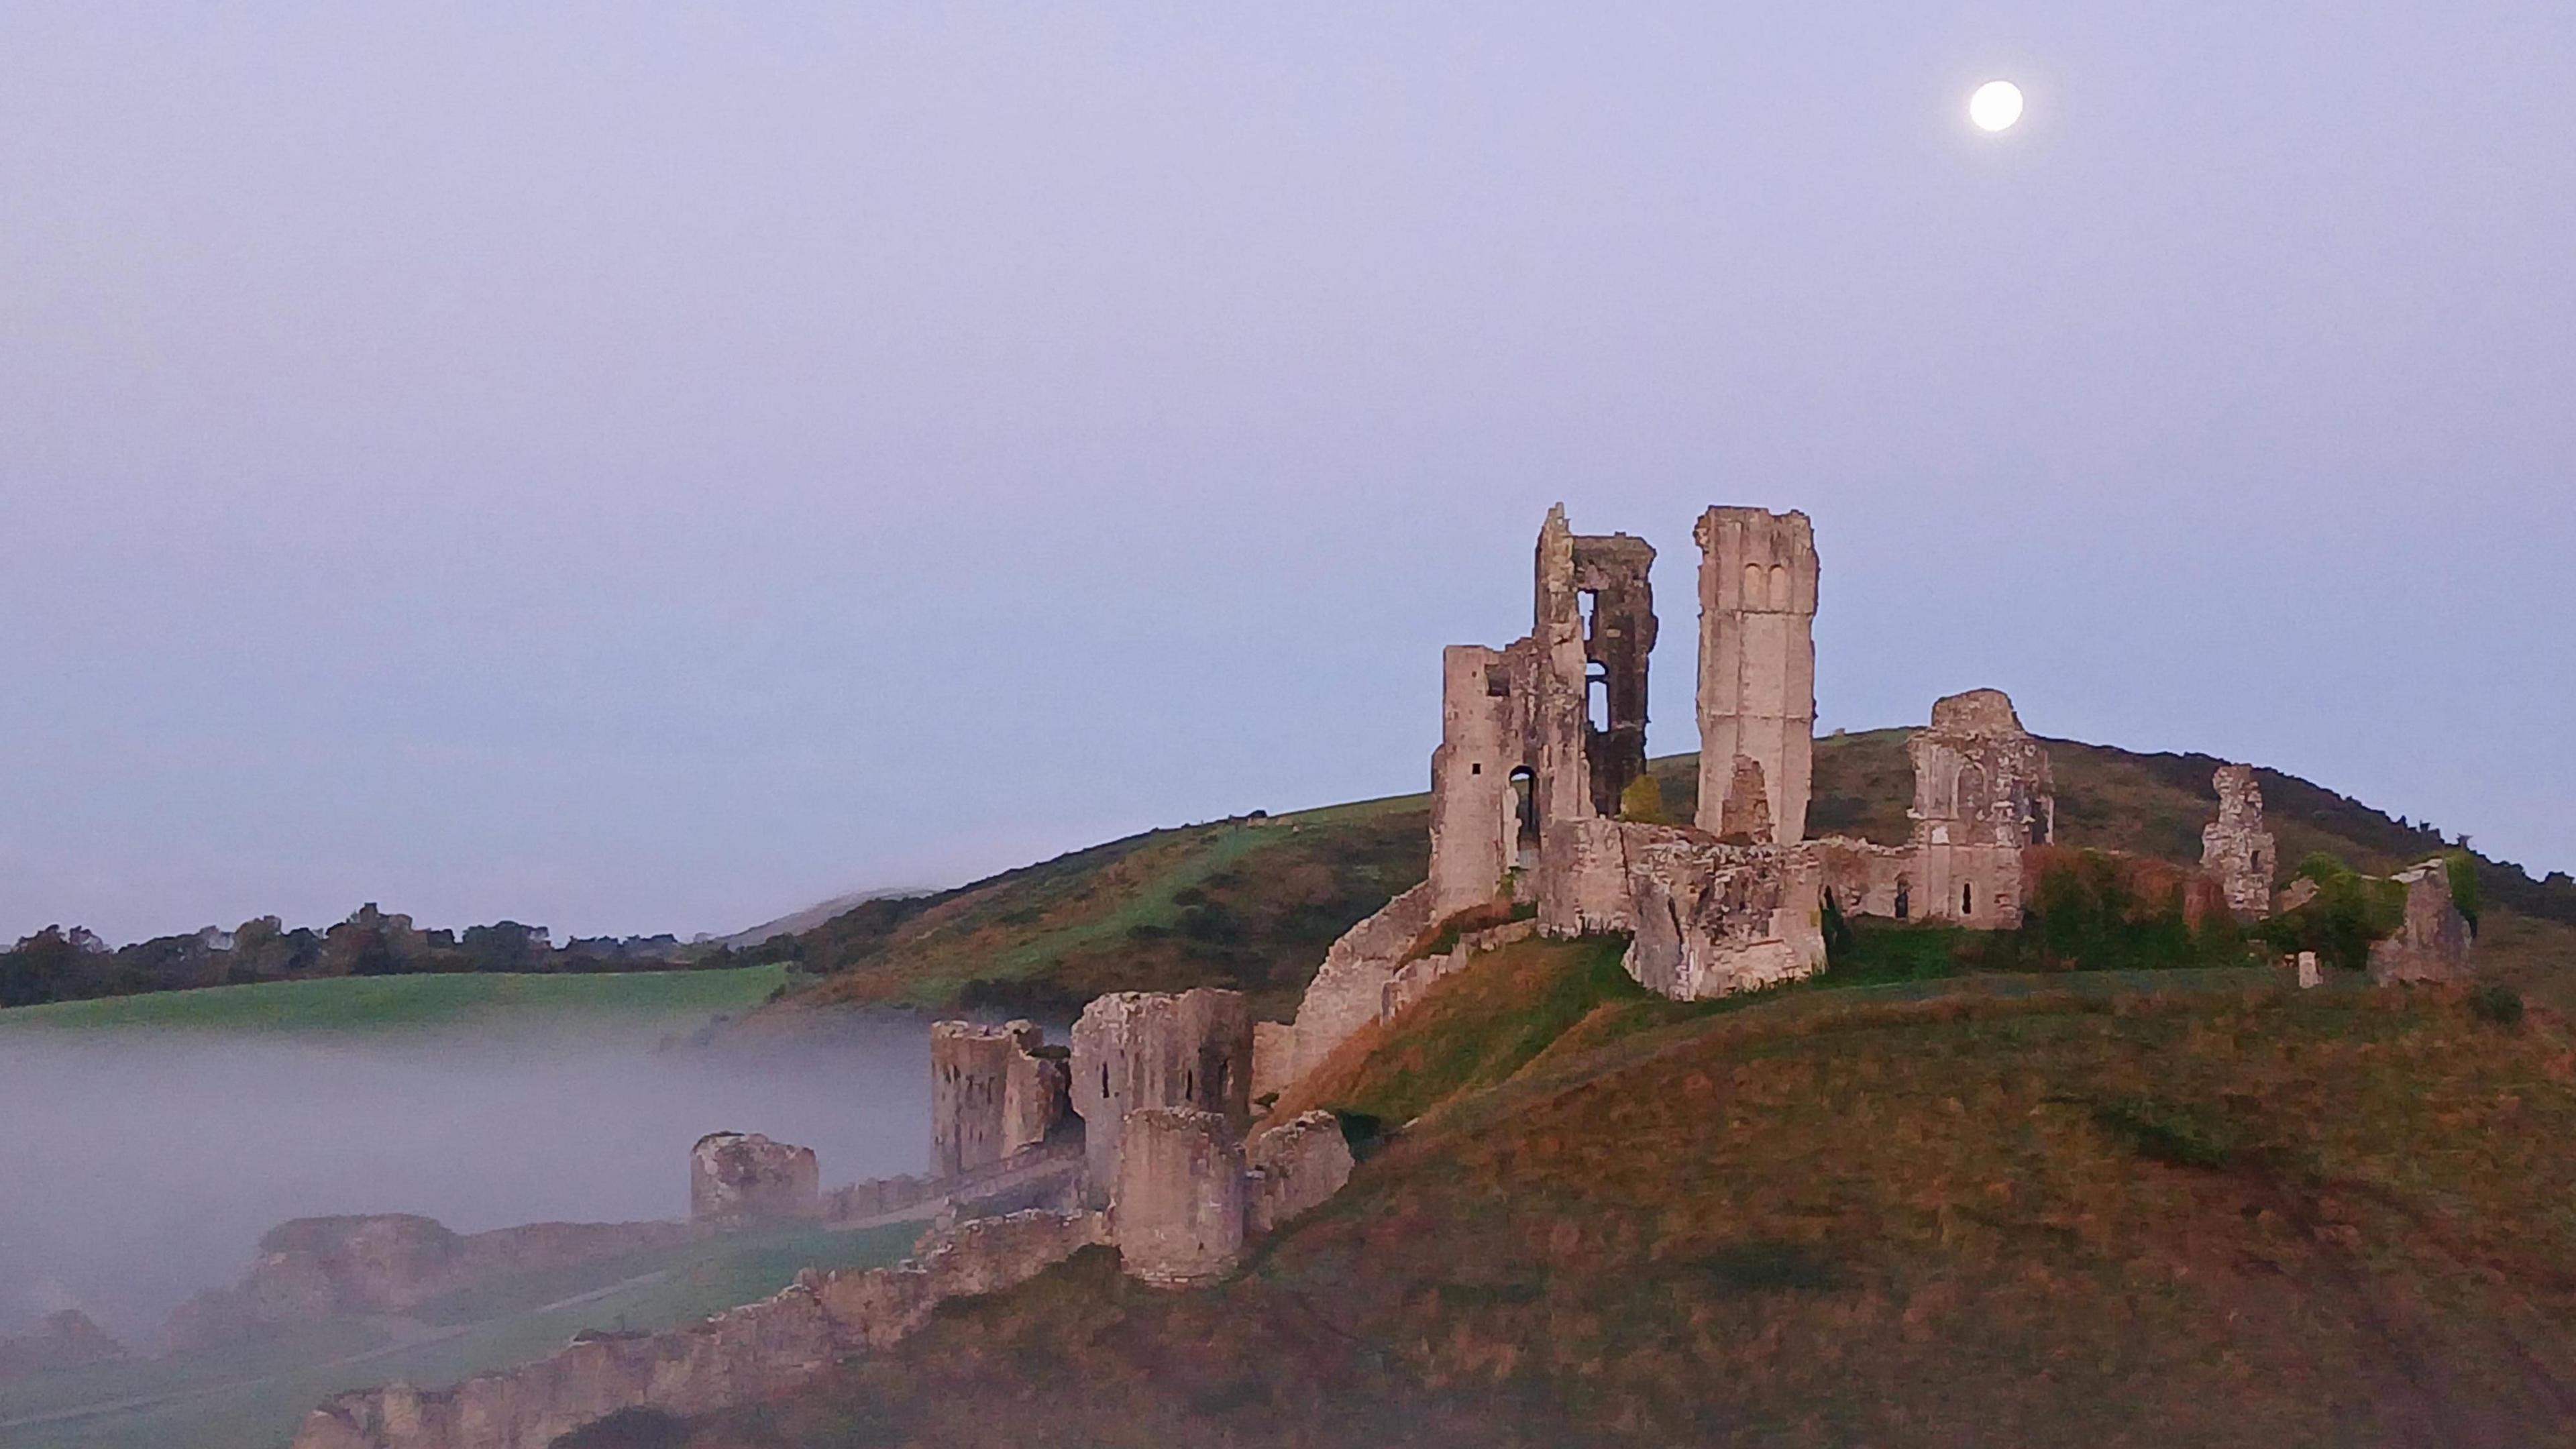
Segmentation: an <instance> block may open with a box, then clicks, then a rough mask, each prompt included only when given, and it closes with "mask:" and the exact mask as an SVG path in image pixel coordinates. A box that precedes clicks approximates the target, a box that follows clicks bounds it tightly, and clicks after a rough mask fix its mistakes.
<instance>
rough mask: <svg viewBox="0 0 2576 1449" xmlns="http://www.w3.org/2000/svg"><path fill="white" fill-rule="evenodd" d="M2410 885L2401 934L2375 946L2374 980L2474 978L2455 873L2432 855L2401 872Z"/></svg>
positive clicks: (2372, 960)
mask: <svg viewBox="0 0 2576 1449" xmlns="http://www.w3.org/2000/svg"><path fill="white" fill-rule="evenodd" d="M2395 879H2396V880H2397V881H2399V882H2400V883H2401V884H2403V885H2404V886H2405V887H2406V921H2405V924H2403V925H2401V926H2399V927H2398V928H2397V934H2396V935H2394V936H2391V937H2389V938H2388V939H2387V940H2385V941H2375V942H2373V943H2371V947H2370V979H2371V982H2372V984H2374V985H2378V986H2387V985H2391V984H2394V983H2399V982H2414V981H2465V980H2467V979H2468V978H2469V922H2468V918H2467V917H2466V916H2463V915H2461V914H2460V910H2459V907H2458V906H2457V905H2455V904H2453V902H2452V900H2451V872H2450V868H2449V867H2448V866H2447V865H2446V864H2445V863H2444V862H2442V861H2438V860H2428V861H2426V862H2424V863H2423V864H2422V865H2419V866H2416V867H2414V868H2413V869H2411V870H2403V871H2399V872H2398V873H2397V875H2396V877H2395Z"/></svg>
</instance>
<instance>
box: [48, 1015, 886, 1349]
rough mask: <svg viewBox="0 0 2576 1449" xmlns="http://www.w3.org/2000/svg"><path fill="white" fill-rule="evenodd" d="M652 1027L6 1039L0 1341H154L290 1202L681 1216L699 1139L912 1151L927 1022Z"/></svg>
mask: <svg viewBox="0 0 2576 1449" xmlns="http://www.w3.org/2000/svg"><path fill="white" fill-rule="evenodd" d="M660 1030H661V1028H660V1027H651V1028H646V1027H638V1028H631V1029H623V1030H615V1029H612V1030H600V1031H588V1032H584V1033H581V1034H578V1035H567V1034H560V1033H549V1034H544V1035H520V1034H501V1033H494V1032H490V1031H480V1032H441V1033H432V1034H421V1035H404V1036H401V1037H397V1038H385V1039H371V1038H359V1037H348V1038H338V1039H321V1038H314V1037H244V1036H233V1035H212V1034H206V1035H195V1034H182V1033H123V1034H117V1035H114V1036H108V1035H98V1036H85V1035H72V1034H60V1035H57V1034H54V1033H51V1032H46V1031H41V1030H27V1029H18V1030H5V1031H0V1164H4V1165H0V1333H5V1332H9V1331H13V1330H15V1329H17V1328H21V1327H24V1326H25V1325H26V1324H28V1323H30V1322H32V1321H33V1320H35V1319H36V1318H37V1317H39V1316H41V1315H42V1314H44V1313H47V1312H50V1311H52V1310H54V1309H58V1308H67V1307H76V1308H80V1309H83V1310H85V1311H86V1312H88V1313H89V1314H90V1315H91V1316H92V1317H93V1318H95V1319H97V1320H98V1321H99V1322H100V1323H102V1324H105V1325H106V1326H107V1327H108V1328H109V1329H110V1330H111V1331H112V1332H114V1333H116V1334H117V1335H118V1336H119V1337H120V1338H123V1339H125V1340H126V1342H127V1343H128V1344H129V1346H131V1347H134V1348H137V1349H146V1348H149V1347H150V1346H151V1344H152V1342H153V1340H154V1338H155V1336H156V1335H157V1332H158V1330H159V1327H160V1323H161V1319H162V1317H163V1316H164V1315H165V1314H167V1313H168V1311H169V1310H170V1308H171V1307H172V1306H173V1305H174V1304H176V1303H177V1302H178V1301H179V1300H181V1299H182V1298H185V1297H187V1296H188V1295H189V1294H190V1293H193V1292H195V1291H197V1290H198V1289H200V1288H205V1287H210V1286H213V1285H216V1284H223V1283H230V1282H233V1281H234V1280H236V1279H237V1278H238V1277H239V1276H240V1275H241V1273H242V1272H243V1270H244V1269H245V1268H247V1267H248V1266H249V1263H250V1259H251V1254H252V1252H253V1249H254V1245H255V1244H256V1242H257V1240H258V1238H259V1236H260V1234H261V1233H263V1232H265V1231H266V1230H267V1229H268V1228H270V1227H272V1226H274V1225H275V1224H277V1223H278V1222H281V1221H283V1220H285V1219H287V1218H292V1217H307V1216H313V1215H318V1214H325V1213H384V1212H410V1213H422V1214H426V1215H428V1216H430V1217H434V1218H436V1219H438V1220H439V1221H440V1222H442V1223H445V1224H446V1225H447V1226H449V1227H451V1228H454V1229H456V1230H458V1231H460V1232H475V1231H480V1230H483V1229H487V1228H496V1227H504V1226H508V1225H510V1224H513V1223H524V1222H539V1221H548V1220H562V1221H622V1220H632V1219H639V1218H656V1217H678V1216H682V1215H685V1214H686V1212H687V1211H688V1177H687V1172H688V1167H687V1158H688V1150H689V1146H690V1144H691V1143H693V1142H695V1141H696V1140H697V1139H698V1138H699V1137H700V1136H702V1135H704V1134H706V1133H708V1132H713V1131H718V1130H725V1129H732V1130H739V1131H746V1132H764V1133H767V1134H769V1135H770V1136H772V1137H775V1138H779V1139H781V1140H784V1141H789V1142H796V1143H800V1144H803V1145H806V1146H810V1147H812V1148H813V1149H814V1150H815V1151H816V1153H817V1154H818V1155H819V1156H820V1158H821V1161H822V1169H823V1180H824V1183H825V1185H827V1186H829V1185H831V1184H834V1183H840V1182H848V1181H852V1180H855V1179H858V1178H863V1177H876V1176H886V1175H890V1174H894V1173H901V1172H919V1171H922V1170H923V1168H924V1167H925V1165H926V1163H927V1159H928V1155H929V1153H928V1136H929V1081H928V1066H929V1045H928V1024H927V1022H926V1021H925V1020H920V1019H907V1018H902V1017H883V1018H870V1019H866V1020H863V1021H860V1022H856V1023H853V1024H852V1025H851V1027H850V1029H849V1030H848V1031H847V1032H846V1033H844V1034H842V1035H841V1036H839V1037H838V1038H836V1039H835V1040H834V1041H833V1042H832V1043H831V1044H829V1045H825V1044H821V1043H816V1042H805V1043H797V1044H793V1045H786V1044H764V1045H759V1046H752V1047H728V1048H726V1049H723V1050H714V1049H708V1048H698V1047H671V1048H664V1047H663V1046H662V1044H661V1043H662V1038H661V1036H660Z"/></svg>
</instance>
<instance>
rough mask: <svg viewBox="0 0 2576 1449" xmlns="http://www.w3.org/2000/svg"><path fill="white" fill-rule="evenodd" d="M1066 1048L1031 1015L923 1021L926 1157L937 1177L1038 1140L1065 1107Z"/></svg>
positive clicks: (1056, 1122) (1063, 1116)
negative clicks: (989, 1021) (989, 1022)
mask: <svg viewBox="0 0 2576 1449" xmlns="http://www.w3.org/2000/svg"><path fill="white" fill-rule="evenodd" d="M1070 1085H1071V1073H1070V1066H1069V1063H1068V1061H1067V1057H1066V1054H1065V1053H1064V1052H1063V1051H1062V1050H1060V1049H1050V1048H1049V1047H1048V1046H1047V1045H1046V1034H1045V1033H1044V1032H1043V1031H1041V1030H1039V1029H1038V1027H1037V1026H1036V1025H1035V1024H1034V1023H1032V1022H1026V1021H1014V1022H1011V1023H1010V1024H1008V1025H1006V1026H981V1025H977V1024H976V1023H973V1022H965V1021H941V1022H933V1023H932V1024H931V1027H930V1162H931V1171H932V1172H933V1173H935V1174H937V1175H938V1176H941V1177H953V1176H955V1175H956V1174H958V1173H961V1172H967V1171H970V1170H972V1169H974V1168H978V1167H984V1166H988V1165H990V1164H992V1163H996V1162H999V1161H1001V1160H1002V1159H1003V1158H1006V1157H1009V1156H1011V1155H1012V1154H1014V1153H1018V1152H1024V1151H1027V1150H1028V1149H1029V1148H1032V1147H1035V1146H1038V1145H1039V1144H1041V1143H1043V1142H1045V1141H1046V1140H1047V1137H1048V1136H1049V1134H1051V1133H1053V1132H1054V1131H1055V1130H1056V1129H1057V1127H1058V1126H1059V1125H1061V1124H1062V1123H1063V1122H1064V1121H1065V1119H1066V1118H1067V1117H1068V1116H1069V1115H1070V1113H1071V1100H1070V1095H1069V1089H1070Z"/></svg>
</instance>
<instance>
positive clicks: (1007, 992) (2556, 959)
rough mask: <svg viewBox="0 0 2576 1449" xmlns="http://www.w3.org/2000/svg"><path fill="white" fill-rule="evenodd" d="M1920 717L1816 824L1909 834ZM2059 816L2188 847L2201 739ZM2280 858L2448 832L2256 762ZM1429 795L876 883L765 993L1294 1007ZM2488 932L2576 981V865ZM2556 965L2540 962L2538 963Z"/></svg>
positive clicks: (997, 1004)
mask: <svg viewBox="0 0 2576 1449" xmlns="http://www.w3.org/2000/svg"><path fill="white" fill-rule="evenodd" d="M1908 733H1909V731H1907V730H1902V729H1887V730H1869V731H1864V732H1860V733H1847V734H1835V735H1828V736H1826V737H1825V738H1822V739H1819V740H1817V741H1816V753H1815V786H1814V797H1813V804H1812V806H1811V808H1810V810H1809V817H1808V827H1809V833H1811V834H1815V835H1826V834H1847V835H1858V836H1862V837H1864V838H1867V839H1871V840H1876V841H1879V842H1881V843H1885V844H1901V843H1902V842H1903V841H1904V840H1905V838H1906V829H1907V820H1906V813H1905V812H1906V809H1907V807H1908V806H1909V805H1911V804H1912V802H1913V794H1914V783H1913V781H1914V776H1913V769H1912V766H1911V764H1910V763H1909V762H1908V759H1907V756H1906V753H1905V739H1906V736H1907V734H1908ZM2048 749H2049V758H2050V763H2051V767H2052V769H2053V771H2054V773H2055V776H2056V783H2057V822H2058V838H2059V840H2060V841H2061V842H2063V843H2065V844H2067V845H2069V846H2072V847H2076V848H2095V849H2110V850H2123V851H2129V852H2132V853H2135V854H2138V855H2143V856H2147V857H2150V858H2153V859H2157V860H2163V861H2168V862H2172V863H2175V864H2179V865H2186V866H2197V865H2198V863H2199V861H2200V830H2201V827H2202V826H2203V825H2205V824H2207V823H2208V822H2209V821H2210V820H2211V819H2212V818H2214V817H2215V815H2216V812H2217V808H2218V797H2217V794H2216V791H2215V790H2214V789H2213V788H2212V786H2211V784H2210V775H2211V773H2212V772H2213V771H2214V770H2216V768H2217V767H2218V763H2219V762H2218V761H2217V760H2215V759H2212V758H2210V757H2208V756H2206V755H2185V754H2141V753H2137V752H2133V751H2128V750H2121V749H2116V748H2112V747H2110V746H2104V745H2088V744H2081V743H2077V742H2074V741H2066V740H2052V741H2049V742H2048ZM1652 768H1653V772H1654V776H1655V779H1656V783H1657V785H1658V786H1659V788H1660V790H1661V793H1662V795H1663V801H1664V807H1665V811H1666V813H1667V814H1668V815H1669V816H1670V817H1671V818H1673V819H1677V820H1687V819H1689V818H1690V817H1691V814H1692V811H1693V808H1694V807H1695V805H1696V803H1697V799H1698V773H1697V772H1698V768H1699V758H1698V756H1696V755H1673V756H1667V757H1665V758H1663V759H1660V760H1656V761H1654V762H1653V767H1652ZM2260 779H2261V782H2262V786H2263V792H2264V800H2265V803H2266V806H2267V813H2268V818H2269V821H2270V823H2271V827H2272V829H2273V832H2274V833H2275V835H2276V836H2277V837H2278V841H2279V853H2280V856H2281V859H2282V860H2283V861H2284V862H2287V863H2290V864H2293V865H2295V863H2297V862H2298V861H2300V860H2302V859H2304V858H2306V857H2307V856H2308V855H2310V854H2311V853H2314V852H2317V851H2324V852H2326V853H2328V854H2331V855H2334V856H2337V857H2339V858H2341V859H2342V860H2344V861H2345V862H2347V863H2348V864H2350V865H2352V866H2354V867H2355V868H2357V869H2360V870H2364V871H2370V872H2381V873H2384V872H2387V871H2390V870H2394V869H2397V868H2399V867H2401V866H2404V865H2407V864H2410V863H2412V862H2414V861H2417V860H2421V859H2424V858H2426V857H2427V856H2430V855H2432V854H2435V853H2437V852H2439V851H2441V850H2443V849H2444V848H2445V844H2446V843H2445V841H2444V840H2443V838H2442V837H2441V836H2440V835H2439V834H2437V833H2435V832H2433V831H2431V830H2429V829H2426V828H2424V827H2420V826H2415V825H2411V824H2407V823H2403V822H2400V821H2398V820H2395V819H2392V818H2390V817H2389V816H2387V815H2385V814H2382V813H2380V812H2378V811H2376V810H2372V809H2370V808H2369V807H2368V806H2365V805H2363V804H2361V803H2360V802H2358V801H2355V800H2351V799H2348V798H2346V797H2344V796H2342V795H2338V794H2336V793H2334V792H2333V791H2330V790H2326V789H2323V788H2321V787H2319V786H2316V785H2313V784H2310V783H2309V782H2307V781H2305V780H2301V779H2298V778H2296V777H2294V776H2290V775H2284V774H2281V773H2279V772H2277V771H2272V770H2265V771H2262V772H2261V773H2260ZM1429 828H1430V798H1429V797H1428V796H1425V795H1404V796H1397V797H1394V798H1391V799H1385V800H1375V801H1367V802H1362V803H1359V804H1353V805H1341V806H1335V807H1332V808H1329V809H1323V810H1310V811H1304V812H1301V813H1298V814H1294V815H1284V816H1278V817H1275V818H1271V819H1266V820H1261V821H1252V820H1247V819H1236V820H1227V821H1219V822H1215V823H1212V824H1207V825H1194V826H1186V827H1182V828H1178V829H1171V830H1157V831H1152V832H1149V833H1147V834H1144V835H1138V836H1131V837H1129V838H1128V839H1125V840H1120V841H1113V842H1111V843H1109V844H1107V845H1100V846H1094V847H1092V848H1090V849H1088V850H1081V851H1076V852H1073V853H1072V854H1069V855H1064V856H1060V857H1058V858H1056V859H1054V860H1051V861H1046V862H1043V863H1041V864H1038V865H1032V866H1027V867H1024V868H1022V869H1019V870H1013V871H1006V872H1004V873H1002V874H1001V875H997V876H994V877H992V878H990V879H988V880H983V881H978V882H976V883H974V884H972V885H968V886H963V887H960V888H958V889H956V890H953V891H949V892H945V893H943V894H941V895H938V896H933V897H925V898H921V899H918V900H912V901H905V902H899V903H884V902H872V903H870V904H868V905H865V906H861V907H859V908H858V909H856V910H853V911H851V912H849V913H847V914H845V915H843V916H841V917H838V918H836V919H834V920H832V921H829V922H826V923H825V924H824V925H822V926H819V927H817V928H815V929H814V930H812V931H809V932H806V933H804V935H802V936H801V937H799V938H797V939H796V940H795V941H794V943H793V945H792V949H793V950H794V951H795V952H797V953H798V954H799V956H800V958H801V959H800V967H801V970H800V974H799V975H798V976H797V977H795V978H794V980H795V982H796V984H797V989H796V990H795V992H794V994H792V995H791V996H790V997H789V998H788V999H787V1000H785V1001H782V1002H781V1003H779V1005H778V1006H777V1007H776V1008H773V1011H774V1012H775V1013H776V1014H778V1015H782V1016H783V1015H789V1014H793V1013H795V1012H799V1011H802V1010H805V1009H807V1008H810V1007H815V1006H830V1005H846V1004H881V1003H904V1004H908V1005H914V1006H922V1007H931V1008H942V1009H946V1008H955V1007H959V1006H967V1007H983V1008H991V1009H1003V1010H1020V1011H1028V1012H1031V1013H1033V1014H1037V1015H1040V1016H1053V1017H1067V1016H1070V1015H1072V1014H1073V1013H1075V1012H1077V1011H1079V1010H1080V1009H1081V1007H1082V1003H1083V1002H1085V1001H1087V1000H1089V999H1090V998H1091V997H1092V996H1094V995H1097V994H1098V993H1100V992H1103V991H1121V990H1146V991H1181V990H1187V989H1188V988H1190V987H1193V986H1225V987H1231V988H1234V989H1237V990H1241V991H1244V992H1247V993H1248V994H1250V996H1251V998H1252V1005H1253V1009H1254V1012H1255V1014H1256V1015H1258V1016H1260V1017H1262V1018H1264V1019H1268V1020H1279V1021H1284V1020H1287V1019H1288V1018H1289V1017H1290V1016H1291V1015H1292V1014H1293V1013H1294V1011H1295V1009H1296V1003H1297V997H1298V995H1299V994H1300V993H1301V992H1302V991H1303V990H1304V989H1305V986H1306V983H1307V981H1308V980H1309V979H1311V978H1312V976H1313V975H1314V971H1315V967H1316V965H1317V963H1319V962H1321V961H1322V960H1323V957H1324V950H1325V948H1326V947H1327V946H1329V945H1330V944H1331V943H1332V941H1333V938H1334V937H1336V936H1338V935H1340V934H1341V933H1342V932H1343V931H1345V930H1347V929H1349V927H1350V926H1351V925H1352V924H1353V923H1355V922H1357V921H1359V920H1360V919H1361V918H1363V917H1365V916H1367V915H1368V914H1369V913H1371V912H1372V911H1375V910H1376V909H1377V908H1378V907H1380V906H1382V905H1384V904H1385V903H1386V901H1387V900H1388V898H1389V897H1391V896H1393V895H1395V894H1396V893H1397V892H1399V891H1401V890H1404V889H1405V888H1407V887H1409V886H1411V885H1413V884H1414V883H1416V882H1417V881H1420V880H1421V879H1422V878H1423V875H1424V873H1425V871H1426V870H1427V869H1428V867H1429V847H1428V843H1427V835H1428V831H1429ZM2480 878H2481V880H2482V882H2483V883H2484V886H2485V894H2486V896H2487V902H2488V912H2487V915H2488V920H2487V922H2486V923H2485V928H2484V930H2483V932H2482V935H2481V939H2480V943H2479V944H2480V948H2481V954H2482V955H2483V956H2484V958H2485V959H2486V960H2487V961H2488V962H2489V964H2490V965H2491V966H2492V967H2495V968H2499V969H2506V970H2511V971H2513V972H2516V973H2518V975H2517V981H2518V984H2521V985H2522V986H2523V988H2524V989H2525V990H2526V991H2530V992H2533V993H2534V994H2536V995H2539V996H2542V997H2551V996H2553V995H2554V994H2557V993H2561V992H2564V993H2565V995H2566V1001H2567V1004H2568V1005H2569V1006H2570V1007H2571V1008H2576V989H2571V988H2570V987H2569V986H2568V985H2567V984H2566V983H2565V978H2567V977H2569V976H2576V973H2571V972H2565V971H2561V970H2557V969H2555V968H2558V967H2563V966H2571V965H2576V886H2569V885H2567V884H2565V883H2564V882H2560V883H2557V884H2554V885H2548V886H2544V885H2541V884H2539V883H2535V882H2532V881H2531V880H2529V879H2528V878H2527V877H2524V876H2521V875H2520V874H2519V873H2517V872H2507V871H2505V870H2503V869H2502V868H2500V867H2497V866H2495V865H2494V864H2493V863H2492V862H2490V863H2488V864H2487V865H2486V866H2484V867H2483V868H2482V869H2481V871H2480ZM2544 968H2546V969H2544Z"/></svg>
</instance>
